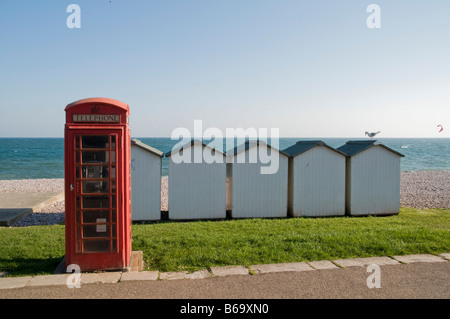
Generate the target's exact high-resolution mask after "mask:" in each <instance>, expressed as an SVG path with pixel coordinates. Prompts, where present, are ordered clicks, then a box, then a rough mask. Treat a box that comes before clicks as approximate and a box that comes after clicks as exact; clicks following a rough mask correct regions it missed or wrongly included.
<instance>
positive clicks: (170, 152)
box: [165, 138, 226, 157]
mask: <svg viewBox="0 0 450 319" xmlns="http://www.w3.org/2000/svg"><path fill="white" fill-rule="evenodd" d="M194 144H195V145H203V146H204V147H207V148H210V149H212V150H214V151H216V152H219V153H220V154H222V155H223V156H226V155H225V154H224V153H223V152H222V151H220V150H218V149H216V148H215V147H211V146H209V145H208V144H206V143H205V142H203V141H202V140H199V139H194V138H192V139H191V141H190V142H188V143H186V144H184V145H182V146H179V147H177V148H175V149H173V150H171V151H168V152H167V153H166V154H165V156H166V157H170V156H171V155H172V154H173V153H178V152H180V151H181V150H183V149H184V148H187V147H188V146H192V145H194Z"/></svg>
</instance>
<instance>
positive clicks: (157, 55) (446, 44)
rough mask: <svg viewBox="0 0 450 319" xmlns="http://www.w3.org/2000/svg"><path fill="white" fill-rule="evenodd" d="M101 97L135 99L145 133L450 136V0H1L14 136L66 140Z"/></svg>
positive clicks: (134, 112)
mask: <svg viewBox="0 0 450 319" xmlns="http://www.w3.org/2000/svg"><path fill="white" fill-rule="evenodd" d="M71 3H75V4H78V5H79V7H80V8H81V16H80V18H81V28H73V29H69V28H68V27H67V25H66V20H67V18H68V16H69V15H70V13H67V12H66V9H67V7H68V6H69V5H70V4H71ZM372 3H374V4H378V5H379V7H380V9H381V14H380V23H381V24H380V26H381V27H380V28H368V26H367V24H366V20H367V18H368V17H369V16H370V15H371V13H370V12H369V13H368V12H366V9H367V6H368V5H369V4H372ZM88 97H108V98H113V99H117V100H120V101H122V102H125V103H127V104H129V105H130V113H131V114H130V126H131V133H132V136H134V137H170V135H171V133H172V131H173V130H174V129H175V128H177V127H185V128H188V129H189V130H191V131H192V132H193V123H194V120H202V121H203V128H204V129H206V128H208V127H217V128H219V129H221V130H223V132H225V129H226V128H227V127H230V128H237V127H242V128H249V127H253V128H269V129H270V128H279V130H280V135H281V136H282V137H364V132H365V131H366V130H367V131H381V134H380V135H379V136H380V137H450V121H449V119H450V1H448V0H441V1H438V0H428V1H425V0H421V1H414V0H408V1H401V0H397V1H392V0H390V1H387V0H385V1H381V0H371V1H364V0H342V1H336V0H327V1H325V0H318V1H302V0H277V1H275V0H270V1H269V0H245V1H243V0H164V1H161V0H142V1H141V0H128V1H125V0H111V1H109V0H83V1H82V0H71V1H63V0H59V1H54V0H53V1H47V0H40V1H19V0H1V1H0V108H1V112H0V137H62V136H63V130H64V121H65V117H64V116H65V112H64V108H65V106H66V105H67V104H69V103H71V102H73V101H76V100H79V99H83V98H88ZM439 124H441V125H443V126H444V130H443V131H442V132H440V133H439V132H438V130H439V128H438V127H437V125H439Z"/></svg>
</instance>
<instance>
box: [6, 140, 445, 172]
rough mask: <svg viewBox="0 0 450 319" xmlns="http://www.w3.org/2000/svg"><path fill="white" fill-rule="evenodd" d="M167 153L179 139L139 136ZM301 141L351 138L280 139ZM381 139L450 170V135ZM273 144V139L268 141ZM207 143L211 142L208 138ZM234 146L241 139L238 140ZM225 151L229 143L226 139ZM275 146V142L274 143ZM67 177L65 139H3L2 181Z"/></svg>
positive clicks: (420, 161)
mask: <svg viewBox="0 0 450 319" xmlns="http://www.w3.org/2000/svg"><path fill="white" fill-rule="evenodd" d="M136 138H137V139H139V140H140V141H141V142H143V143H145V144H147V145H150V146H152V147H154V148H156V149H158V150H161V151H163V152H168V151H170V150H171V149H172V148H173V147H174V145H176V144H178V143H179V142H180V141H179V140H172V139H171V138H161V137H159V138H152V137H136ZM299 140H322V141H323V142H325V143H326V144H328V145H329V146H331V147H334V148H337V147H339V146H341V145H344V144H345V142H347V141H349V140H355V139H350V138H280V139H279V149H280V150H283V149H285V148H287V147H289V146H291V145H293V144H295V143H296V142H297V141H299ZM376 140H377V141H378V142H380V143H382V144H384V145H386V146H387V147H389V148H392V149H394V150H395V151H397V152H399V153H402V154H403V155H405V157H403V158H402V159H401V164H400V165H401V170H402V171H423V170H450V138H378V139H376ZM268 142H269V144H270V140H269V141H268ZM205 143H207V144H208V143H209V142H208V141H205ZM234 143H235V144H234V146H237V145H238V142H237V141H236V140H235V141H234ZM223 144H224V145H223V150H224V151H226V150H227V148H226V146H227V145H228V146H230V145H233V144H227V143H226V141H224V142H223ZM274 145H275V144H274ZM162 175H163V176H167V175H168V162H167V158H165V157H163V159H162ZM41 178H64V138H0V180H12V179H41Z"/></svg>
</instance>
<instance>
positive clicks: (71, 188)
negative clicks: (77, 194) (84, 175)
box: [69, 184, 73, 192]
mask: <svg viewBox="0 0 450 319" xmlns="http://www.w3.org/2000/svg"><path fill="white" fill-rule="evenodd" d="M69 189H70V191H71V192H73V184H70V186H69Z"/></svg>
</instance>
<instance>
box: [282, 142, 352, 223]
mask: <svg viewBox="0 0 450 319" xmlns="http://www.w3.org/2000/svg"><path fill="white" fill-rule="evenodd" d="M284 152H286V153H288V154H289V155H290V158H289V195H288V212H289V215H290V216H294V217H297V216H310V217H324V216H342V215H345V154H344V153H342V152H339V151H337V150H336V149H334V148H332V147H330V146H328V145H327V144H325V143H324V142H322V141H298V142H297V143H296V144H294V145H292V146H290V147H288V148H287V149H285V150H284Z"/></svg>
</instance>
